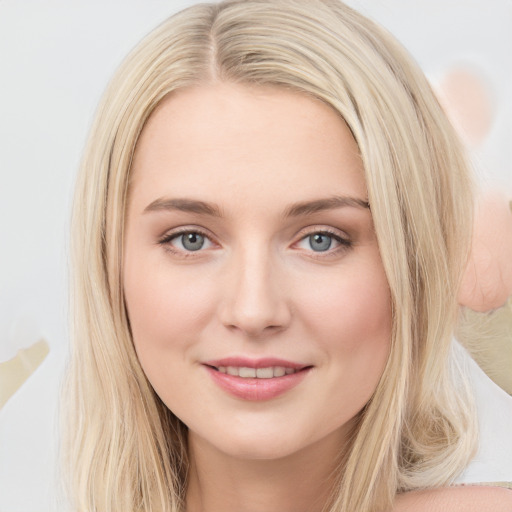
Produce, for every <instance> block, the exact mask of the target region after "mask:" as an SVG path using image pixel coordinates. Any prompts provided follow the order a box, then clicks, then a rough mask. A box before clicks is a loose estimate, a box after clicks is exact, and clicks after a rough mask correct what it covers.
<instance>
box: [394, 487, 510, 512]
mask: <svg viewBox="0 0 512 512" xmlns="http://www.w3.org/2000/svg"><path fill="white" fill-rule="evenodd" d="M447 510H449V511H450V512H512V491H511V490H508V489H504V488H500V487H487V486H476V485H475V486H463V487H443V488H440V489H429V490H425V491H414V492H408V493H405V494H401V495H399V496H398V497H397V498H396V501H395V506H394V507H393V512H446V511H447Z"/></svg>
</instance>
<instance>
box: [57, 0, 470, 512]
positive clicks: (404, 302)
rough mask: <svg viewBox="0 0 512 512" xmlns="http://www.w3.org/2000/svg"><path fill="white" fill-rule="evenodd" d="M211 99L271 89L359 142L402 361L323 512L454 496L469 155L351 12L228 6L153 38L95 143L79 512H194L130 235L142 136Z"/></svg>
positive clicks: (73, 408) (81, 331)
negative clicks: (147, 348)
mask: <svg viewBox="0 0 512 512" xmlns="http://www.w3.org/2000/svg"><path fill="white" fill-rule="evenodd" d="M215 82H231V83H237V84H242V85H243V84H251V85H258V84H260V85H265V86H268V85H271V86H275V87H281V88H285V89H288V90H292V91H295V92H297V91H298V92H301V93H303V94H306V95H309V96H312V97H314V98H317V99H319V100H321V101H323V102H325V103H326V104H327V105H329V106H330V107H331V108H333V109H334V110H335V111H336V112H338V113H339V115H340V117H341V118H342V119H344V121H345V122H346V123H347V125H348V126H349V128H350V130H351V132H352V134H353V136H354V138H355V140H356V142H357V144H358V147H359V151H360V155H361V158H362V160H363V163H364V168H365V178H366V184H367V190H368V197H369V203H370V207H371V212H372V216H373V220H374V225H375V231H376V235H377V239H378V243H379V248H380V253H381V257H382V261H383V265H384V269H385V272H386V276H387V279H388V283H389V288H390V291H391V299H392V311H393V313H392V314H393V319H392V320H393V329H392V340H391V351H390V356H389V359H388V362H387V365H386V368H385V370H384V373H383V375H382V377H381V379H380V382H379V385H378V386H377V389H376V390H375V393H374V395H373V397H372V399H371V400H370V402H369V403H368V404H366V406H365V408H364V409H363V411H362V412H361V414H360V418H359V423H358V425H357V429H356V431H355V432H354V435H353V437H352V440H351V443H350V446H349V447H348V451H347V453H346V456H345V457H344V458H343V460H342V462H341V463H340V467H339V478H338V479H337V481H336V484H335V486H334V488H333V491H332V498H331V500H330V501H329V503H328V504H326V510H329V511H330V512H334V511H336V512H354V511H356V510H357V511H358V512H376V511H380V510H384V509H386V507H388V506H389V504H390V503H391V501H392V499H393V497H394V495H395V494H396V493H397V492H401V491H406V490H411V489H418V488H425V487H431V486H439V485H446V484H448V483H449V482H450V481H451V480H453V479H454V477H455V476H457V474H459V473H460V472H461V471H462V470H463V469H464V467H465V466H466V465H467V463H468V462H469V460H470V458H471V457H472V455H473V453H474V448H475V442H476V426H475V418H474V411H473V408H472V398H471V395H470V393H469V391H468V386H467V383H466V380H465V378H464V371H463V369H461V368H459V366H458V364H457V360H458V359H457V357H456V356H455V355H454V354H453V353H452V350H453V348H451V347H452V344H451V339H452V336H453V330H454V324H455V321H456V290H457V287H458V283H459V281H460V274H461V269H462V268H464V263H465V259H466V254H467V250H468V246H469V237H470V232H471V220H472V191H471V180H470V177H469V172H468V165H467V162H466V160H465V157H464V152H463V150H462V148H461V145H460V143H459V141H458V139H457V137H456V135H455V133H454V130H453V129H452V127H451V126H450V125H449V123H448V122H447V120H446V118H445V115H444V113H443V112H442V110H441V108H440V106H439V104H438V102H437V100H436V98H435V97H434V94H433V93H432V91H431V88H430V87H429V84H428V83H427V81H426V79H425V77H424V75H423V73H422V72H421V71H420V70H419V69H418V67H417V65H416V64H415V63H414V62H413V61H412V59H411V58H410V56H409V55H408V54H407V53H406V52H405V51H404V50H403V48H402V47H401V46H400V45H399V44H398V43H397V42H396V41H395V40H394V39H393V38H392V37H391V36H390V35H389V34H388V33H387V32H386V31H384V30H383V29H382V28H380V27H379V26H377V25H376V24H374V23H373V22H371V21H369V20H368V19H366V18H364V17H363V16H361V15H360V14H358V13H357V12H355V11H354V10H352V9H351V8H349V7H347V6H345V5H344V4H342V3H340V2H338V1H336V0H307V1H306V0H247V1H243V0H233V1H225V2H221V3H220V4H200V5H197V6H194V7H191V8H188V9H186V10H184V11H182V12H180V13H178V14H176V15H174V16H172V17H171V18H169V19H168V20H167V21H165V22H164V23H163V24H162V25H160V26H159V27H158V28H157V29H155V30H154V31H153V32H152V33H151V34H150V35H149V36H147V37H146V38H145V39H144V40H143V41H142V42H141V43H140V44H139V45H138V46H137V47H136V48H135V49H134V50H133V51H132V53H131V54H130V55H129V57H128V58H127V59H126V60H125V62H124V63H123V64H122V66H121V67H120V69H119V70H118V72H117V74H116V75H115V77H114V78H113V80H112V81H111V83H110V85H109V87H108V89H107V91H106V93H105V96H104V98H103V100H102V102H101V104H100V107H99V110H98V113H97V117H96V120H95V123H94V125H93V128H92V132H91V135H90V139H89V142H88V146H87V148H86V151H85V155H84V158H83V162H82V166H81V170H80V174H79V178H78V182H77V188H76V196H75V203H74V212H73V221H72V268H73V274H72V278H73V279H72V306H73V325H72V355H71V361H70V366H69V372H68V380H67V383H66V387H65V393H66V401H65V402H64V409H65V411H66V413H67V414H68V418H67V426H66V433H67V434H66V437H65V447H64V449H65V451H66V464H67V467H68V469H67V472H68V473H69V474H71V475H72V479H71V485H70V492H71V495H72V496H73V498H72V499H73V506H74V508H75V509H76V510H79V511H83V512H86V511H87V512H88V511H97V510H101V511H102V512H114V511H116V512H126V511H128V510H129V511H145V512H156V511H159V512H160V511H161V512H163V511H166V512H178V511H181V510H183V507H184V496H185V491H186V485H187V469H188V460H187V429H186V427H185V426H184V425H183V424H182V423H181V422H180V421H179V420H178V419H177V418H176V417H175V416H174V415H173V414H172V412H170V411H169V410H168V409H167V408H166V407H165V405H164V404H163V403H162V402H161V400H160V399H159V397H158V396H157V395H156V394H155V392H154V391H153V389H152V388H151V385H150V384H149V382H148V381H147V379H146V377H145V375H144V373H143V371H142V369H141V367H140V365H139V362H138V360H137V357H136V354H135V350H134V347H133V343H132V339H131V334H130V329H129V322H128V318H127V314H126V310H125V304H124V300H123V284H122V279H121V275H122V265H123V230H124V217H125V208H126V201H127V194H128V189H129V183H130V169H131V163H132V157H133V154H134V151H135V147H136V144H137V140H138V137H139V135H140V133H141V131H142V129H143V127H144V124H145V122H146V121H147V119H148V118H149V116H150V115H151V113H152V112H153V110H154V109H155V108H156V107H157V106H158V105H159V104H160V102H161V101H162V100H163V99H164V98H166V97H168V96H169V95H170V94H171V93H172V92H173V91H176V90H178V89H181V88H185V87H190V86H193V85H200V84H209V83H215ZM336 455H337V454H333V456H336Z"/></svg>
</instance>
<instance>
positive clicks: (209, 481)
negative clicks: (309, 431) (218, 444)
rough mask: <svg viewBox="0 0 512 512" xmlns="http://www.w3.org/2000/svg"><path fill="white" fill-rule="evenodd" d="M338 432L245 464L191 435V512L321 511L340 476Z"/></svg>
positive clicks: (189, 482)
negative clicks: (295, 449)
mask: <svg viewBox="0 0 512 512" xmlns="http://www.w3.org/2000/svg"><path fill="white" fill-rule="evenodd" d="M340 446H342V444H341V440H340V435H339V433H338V432H335V433H333V434H331V436H329V437H328V438H324V439H322V440H321V441H320V442H317V443H314V444H313V445H310V446H308V447H306V448H303V449H302V450H300V451H299V452H296V453H294V454H292V455H289V456H286V457H283V458H279V459H271V460H268V459H266V460H261V459H259V460H254V459H241V458H236V457H233V456H232V455H228V454H225V453H223V452H220V451H219V450H217V449H216V448H215V447H213V446H212V445H211V444H209V443H208V442H207V441H205V440H204V439H201V438H199V437H197V436H195V435H194V434H193V433H190V434H189V448H190V471H189V481H188V489H187V500H186V501H187V508H186V510H187V512H215V511H218V510H222V511H223V512H263V511H264V512H274V511H275V512H320V511H321V510H323V509H324V507H325V504H326V502H327V501H328V499H329V494H330V492H331V489H332V486H333V485H334V482H335V477H336V472H335V470H336V466H337V464H338V461H339V458H338V457H337V456H336V454H339V452H340Z"/></svg>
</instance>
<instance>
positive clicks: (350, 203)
mask: <svg viewBox="0 0 512 512" xmlns="http://www.w3.org/2000/svg"><path fill="white" fill-rule="evenodd" d="M346 207H351V208H360V209H370V204H369V203H368V201H366V200H364V199H360V198H357V197H350V196H332V197H328V198H325V199H315V200H312V201H302V202H298V203H293V204H292V205H290V206H289V207H288V208H286V210H285V211H284V215H283V216H284V217H285V218H288V217H299V216H300V215H312V214H313V213H318V212H321V211H325V210H334V209H337V208H346ZM157 211H182V212H188V213H196V214H199V215H209V216H212V217H222V216H223V215H222V211H221V209H220V208H219V207H218V206H217V205H215V204H213V203H207V202H205V201H198V200H195V199H188V198H159V199H156V200H155V201H153V202H152V203H150V204H149V205H148V206H146V208H145V209H144V213H147V212H157Z"/></svg>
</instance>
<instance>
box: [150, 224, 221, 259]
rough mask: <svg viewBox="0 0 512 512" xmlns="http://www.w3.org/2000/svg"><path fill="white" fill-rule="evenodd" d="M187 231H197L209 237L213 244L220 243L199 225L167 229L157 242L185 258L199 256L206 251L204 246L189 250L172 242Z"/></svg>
mask: <svg viewBox="0 0 512 512" xmlns="http://www.w3.org/2000/svg"><path fill="white" fill-rule="evenodd" d="M187 233H196V234H198V235H201V236H203V237H204V238H206V239H208V241H209V242H210V243H211V244H212V245H218V244H216V242H215V241H214V240H213V237H212V236H211V235H210V234H209V233H208V232H207V231H206V230H204V229H203V228H200V227H198V226H183V227H180V228H176V229H174V230H170V231H167V232H166V233H165V234H164V235H162V236H161V237H159V238H158V241H157V243H158V244H160V245H162V246H164V247H165V249H166V250H168V251H170V252H172V253H173V254H175V255H178V256H181V257H184V258H187V257H191V256H199V255H200V254H201V253H203V252H205V251H204V249H203V248H201V249H198V250H197V251H187V250H186V249H185V250H184V249H179V248H177V247H175V246H173V245H172V244H171V241H172V240H174V239H176V238H178V237H179V236H180V235H184V234H187Z"/></svg>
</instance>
